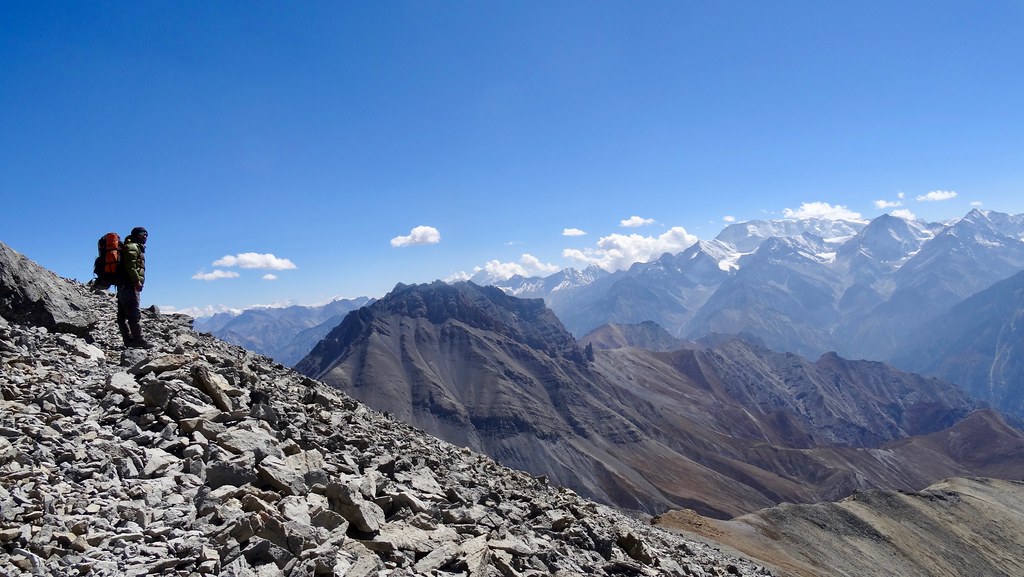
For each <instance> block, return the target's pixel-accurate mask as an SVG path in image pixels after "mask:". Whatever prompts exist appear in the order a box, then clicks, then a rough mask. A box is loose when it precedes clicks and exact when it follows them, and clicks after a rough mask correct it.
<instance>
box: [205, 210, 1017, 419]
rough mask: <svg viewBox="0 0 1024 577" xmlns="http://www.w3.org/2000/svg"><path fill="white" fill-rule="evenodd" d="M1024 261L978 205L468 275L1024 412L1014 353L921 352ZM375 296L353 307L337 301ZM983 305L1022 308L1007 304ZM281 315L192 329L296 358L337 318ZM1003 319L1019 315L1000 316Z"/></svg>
mask: <svg viewBox="0 0 1024 577" xmlns="http://www.w3.org/2000/svg"><path fill="white" fill-rule="evenodd" d="M1022 269H1024V215H1009V214H1004V213H999V212H996V211H982V210H973V211H971V212H969V213H968V214H966V215H965V216H964V217H963V218H960V219H956V220H954V221H950V222H945V223H926V222H922V221H916V220H906V219H903V218H898V217H895V216H891V215H882V216H880V217H878V218H875V219H874V220H872V221H870V222H863V221H846V220H830V219H821V218H805V219H782V220H771V221H760V220H758V221H750V222H745V223H736V224H732V225H729V226H727V227H726V228H725V229H723V230H722V232H721V233H720V234H719V235H718V236H717V237H716V238H714V239H712V240H707V241H704V240H702V241H699V242H697V243H696V244H694V245H693V246H691V247H689V248H688V249H686V250H684V251H682V252H680V253H677V254H670V253H666V254H664V255H662V256H660V257H659V258H657V259H654V260H652V261H650V262H646V263H636V264H634V265H633V266H632V267H631V268H629V269H628V270H624V271H618V272H614V273H611V272H607V271H605V270H603V269H601V268H599V267H596V266H591V267H589V268H587V269H584V270H577V269H573V268H568V269H564V270H562V271H559V272H557V273H555V274H552V275H550V276H547V277H543V278H541V277H529V278H526V277H520V276H515V277H512V278H509V279H504V280H502V279H497V278H494V277H491V276H489V275H488V274H487V273H486V272H483V271H481V272H479V273H478V274H477V275H476V276H474V277H473V279H472V280H473V282H475V283H476V284H481V285H493V286H497V287H499V288H501V289H502V290H503V291H505V292H506V293H508V294H510V295H512V296H519V297H523V298H543V299H544V301H545V303H546V304H547V305H548V306H549V307H550V308H551V309H552V310H553V311H554V312H555V314H556V315H557V316H558V318H559V319H560V321H561V322H562V323H563V325H564V326H565V327H566V328H567V329H568V330H569V331H570V332H571V333H573V334H574V335H575V336H576V337H583V336H584V335H585V334H587V333H589V332H591V331H592V330H594V329H597V328H599V327H602V326H606V325H619V326H629V325H635V324H641V323H645V322H653V323H656V324H658V325H659V326H661V327H663V328H664V329H665V331H666V332H667V333H668V334H669V336H671V337H674V338H678V339H682V340H691V341H696V340H702V339H708V338H715V335H732V336H739V337H741V338H743V339H745V340H747V341H750V342H754V343H758V344H759V345H762V346H764V347H766V348H769V349H772V350H775V351H786V352H794V353H797V354H800V355H803V356H805V357H809V358H815V357H817V356H819V355H821V354H823V353H825V352H828V351H836V352H838V353H839V354H840V355H842V356H844V357H847V358H864V359H872V360H879V361H886V362H892V363H894V364H895V365H896V366H899V367H901V368H904V369H907V370H912V371H920V372H922V373H924V374H929V375H934V376H941V377H943V378H947V379H950V380H953V381H954V382H957V383H958V384H960V385H962V386H963V387H964V388H965V389H966V390H968V391H970V392H971V394H972V395H974V396H975V397H976V398H978V399H979V400H982V401H984V402H988V403H990V404H991V405H992V406H993V407H995V408H997V409H999V410H1002V411H1004V412H1006V413H1008V414H1011V415H1013V416H1015V417H1016V418H1024V406H1022V403H1021V400H1020V399H1021V397H1022V396H1024V392H1022V389H1024V387H1020V386H1015V383H1020V382H1024V374H1022V369H1021V366H1022V365H1024V360H1021V359H1020V357H1021V355H1022V352H1021V350H1022V349H1021V348H1020V347H1016V348H1015V347H1012V346H1005V343H1002V344H1000V345H999V346H1000V348H999V351H1000V356H999V358H998V360H997V359H996V357H995V356H994V352H993V347H995V346H996V345H994V344H990V345H987V348H986V350H984V351H981V350H979V349H978V348H977V346H980V345H979V344H978V343H975V345H976V346H975V348H972V349H971V351H970V352H971V354H962V355H957V356H956V357H955V358H956V362H955V363H952V362H947V363H946V366H945V367H943V366H940V365H941V363H939V362H936V361H934V360H933V359H929V358H927V357H928V356H929V354H934V353H929V352H928V351H929V350H934V349H935V348H936V346H938V345H936V344H935V341H943V342H945V341H949V342H957V343H963V342H965V341H967V340H970V339H972V338H973V337H972V335H974V334H975V333H976V332H977V327H976V326H974V327H968V326H966V325H965V324H964V323H961V322H955V321H956V320H957V319H961V320H966V319H969V318H972V316H973V315H971V314H964V313H961V314H960V316H959V317H955V318H954V317H947V316H945V315H949V314H952V310H953V308H954V307H956V306H958V305H961V304H962V303H964V302H965V301H966V300H967V299H968V298H969V297H972V296H974V295H979V294H980V293H983V292H984V291H986V290H987V289H989V288H991V287H993V285H995V283H998V282H999V281H1002V280H1005V279H1008V278H1010V277H1011V276H1013V275H1015V274H1017V273H1019V272H1021V270H1022ZM985 295H986V296H984V297H982V296H978V297H977V298H976V299H975V300H974V301H972V302H974V303H978V302H981V301H986V302H988V301H992V299H993V298H995V299H1001V298H1011V297H1012V295H1011V294H1009V293H998V294H997V292H996V291H994V290H993V291H992V292H988V293H985ZM369 301H370V299H356V300H354V301H347V303H348V304H346V305H345V306H344V307H342V308H348V307H352V308H355V307H357V306H359V304H360V302H369ZM1016 303H1018V304H1019V301H1016ZM329 306H331V305H329ZM964 306H967V305H964ZM971 306H977V305H971ZM988 306H989V307H990V308H991V307H1001V308H1003V309H1007V311H1010V310H1017V309H1015V308H1014V307H1015V306H1016V304H1015V303H1014V302H1010V303H1002V304H991V305H988ZM285 310H286V311H287V313H283V312H272V310H267V309H263V310H260V311H246V312H244V313H242V314H241V315H239V316H238V317H236V318H228V317H224V318H223V320H221V319H218V318H217V317H214V318H212V319H197V321H196V326H197V328H200V329H201V330H208V331H210V332H212V333H213V334H214V335H216V336H218V337H220V338H223V339H225V340H228V341H229V342H233V343H236V344H240V345H243V346H246V347H249V348H251V349H252V350H255V351H257V352H261V353H263V354H267V355H270V356H272V357H274V358H275V359H277V360H278V361H279V362H282V363H284V364H286V365H289V366H291V365H294V364H295V363H296V362H298V360H299V359H301V358H302V356H303V355H304V354H306V353H308V352H309V351H310V350H311V349H312V347H313V345H314V344H315V343H316V342H317V340H318V339H319V338H322V337H323V336H324V335H326V334H327V332H328V331H329V330H330V329H331V328H333V327H334V326H336V324H337V322H338V321H340V319H341V317H340V313H341V312H342V311H341V310H337V311H335V312H334V313H333V314H328V315H325V314H324V313H323V312H322V311H321V310H320V307H292V308H290V309H285ZM289 317H291V318H289ZM1001 318H1013V317H1012V315H1010V316H1009V317H1007V316H1003V317H997V318H996V319H994V320H996V321H999V319H1001ZM307 319H313V320H307ZM937 327H941V330H936V328H937ZM302 330H308V331H309V332H302ZM1002 334H1004V335H1012V334H1013V333H1012V331H1011V332H1006V331H1003V333H1002ZM1004 340H1005V339H1004ZM926 343H930V344H926ZM598 345H600V343H598ZM965 346H966V345H965ZM940 348H942V347H940ZM918 350H919V351H921V352H919V353H913V352H912V351H918ZM952 364H955V365H956V366H955V368H954V367H952V366H950V365H952ZM994 365H998V366H997V367H996V368H993V366H994Z"/></svg>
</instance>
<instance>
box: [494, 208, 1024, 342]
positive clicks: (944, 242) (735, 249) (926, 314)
mask: <svg viewBox="0 0 1024 577" xmlns="http://www.w3.org/2000/svg"><path fill="white" fill-rule="evenodd" d="M1022 269H1024V215H1009V214H1004V213H998V212H994V211H981V210H973V211H971V212H970V213H968V214H967V215H965V216H964V217H963V218H961V219H958V220H955V221H952V222H950V223H926V222H923V221H914V220H906V219H902V218H898V217H894V216H891V215H883V216H880V217H878V218H876V219H874V220H872V221H871V222H856V221H846V220H827V219H820V218H816V219H802V220H795V219H784V220H772V221H750V222H745V223H737V224H733V225H730V226H728V227H726V228H725V229H724V230H723V231H722V232H721V233H720V234H719V235H718V236H717V237H716V238H715V239H714V240H711V241H700V242H698V243H697V244H695V245H693V246H691V247H690V248H688V249H686V250H685V251H683V252H681V253H678V254H665V255H662V256H661V257H659V258H657V259H655V260H652V261H650V262H647V263H638V264H635V265H633V266H632V267H631V268H630V269H629V270H626V271H618V272H615V273H605V275H604V276H599V275H591V277H589V278H588V281H589V282H586V283H576V284H571V283H570V284H564V283H563V279H564V277H565V275H567V274H571V273H570V272H569V271H571V270H572V269H567V270H566V271H563V272H561V273H558V274H556V275H552V277H547V278H533V279H524V278H517V279H515V284H514V285H513V284H511V283H500V284H496V286H499V287H501V288H503V289H504V290H506V292H509V293H510V294H514V295H517V296H530V297H543V298H544V299H545V300H546V301H547V303H548V305H549V306H550V307H551V308H552V309H553V310H554V311H555V312H556V313H557V314H558V316H559V318H560V319H561V320H562V322H563V323H564V324H565V326H566V328H568V329H569V330H570V331H572V332H573V333H574V334H576V335H577V336H579V335H583V334H585V333H587V332H589V331H591V330H593V329H595V328H597V327H599V326H602V325H604V324H607V323H625V324H628V323H641V322H644V321H654V322H656V323H658V324H659V325H661V326H663V327H664V328H665V329H667V330H668V331H669V332H670V333H671V334H673V335H674V336H677V337H682V338H687V339H699V338H702V337H705V336H707V335H710V334H715V333H727V334H739V335H744V336H747V337H749V338H751V339H753V340H756V341H759V342H762V343H764V344H765V345H767V346H769V347H771V348H773V349H777V350H785V351H792V352H797V353H801V354H804V355H810V356H816V355H819V354H821V353H824V352H826V351H829V350H836V351H839V352H840V353H841V354H844V355H847V356H853V357H855V358H861V357H863V358H888V356H890V353H891V352H892V350H893V349H894V348H895V347H898V346H899V344H900V342H901V340H902V339H904V338H906V337H907V336H908V335H909V334H911V333H912V332H913V331H914V330H915V329H916V328H917V327H918V326H920V325H921V323H923V322H925V321H927V320H928V319H931V318H933V317H935V316H936V315H938V314H940V313H942V312H945V311H946V310H948V309H949V308H950V307H952V306H953V305H955V304H956V303H958V302H960V301H962V300H963V299H965V298H967V297H968V296H970V295H972V294H974V293H976V292H978V291H980V290H983V289H985V288H987V287H988V286H991V285H992V284H993V283H995V282H997V281H999V280H1002V279H1005V278H1007V277H1009V276H1011V275H1013V274H1014V273H1016V272H1018V271H1020V270H1022ZM555 286H558V287H559V290H558V291H557V293H556V292H555V291H552V290H550V288H549V287H555ZM526 287H529V289H528V290H527V288H526Z"/></svg>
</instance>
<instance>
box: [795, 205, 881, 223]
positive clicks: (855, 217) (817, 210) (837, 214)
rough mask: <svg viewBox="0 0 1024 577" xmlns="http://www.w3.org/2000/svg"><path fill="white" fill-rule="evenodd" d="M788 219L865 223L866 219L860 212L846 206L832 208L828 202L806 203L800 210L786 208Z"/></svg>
mask: <svg viewBox="0 0 1024 577" xmlns="http://www.w3.org/2000/svg"><path fill="white" fill-rule="evenodd" d="M782 214H783V216H785V217H786V218H824V219H829V220H852V221H863V220H864V218H863V217H862V216H861V215H860V213H859V212H854V211H852V210H850V209H848V208H846V207H845V206H842V205H840V204H837V205H835V206H832V205H831V204H829V203H827V202H805V203H803V204H801V205H800V208H799V209H797V210H793V209H791V208H785V209H783V210H782Z"/></svg>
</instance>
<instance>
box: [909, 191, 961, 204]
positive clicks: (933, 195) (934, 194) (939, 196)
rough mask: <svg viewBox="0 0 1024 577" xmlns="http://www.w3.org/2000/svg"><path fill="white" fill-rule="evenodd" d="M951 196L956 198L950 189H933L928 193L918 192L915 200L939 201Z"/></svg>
mask: <svg viewBox="0 0 1024 577" xmlns="http://www.w3.org/2000/svg"><path fill="white" fill-rule="evenodd" d="M951 198H956V193H955V192H953V191H952V190H933V191H931V192H929V193H928V194H919V195H918V196H917V197H916V198H915V200H917V202H939V201H942V200H949V199H951Z"/></svg>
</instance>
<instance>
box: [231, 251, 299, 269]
mask: <svg viewBox="0 0 1024 577" xmlns="http://www.w3.org/2000/svg"><path fill="white" fill-rule="evenodd" d="M213 266H227V267H233V266H237V267H241V268H258V269H269V270H290V269H294V268H298V267H296V266H295V263H293V262H292V261H290V260H288V259H286V258H277V257H276V256H274V255H272V254H270V253H267V254H260V253H256V252H243V253H241V254H237V255H234V256H231V255H225V256H224V257H223V258H221V259H220V260H216V261H214V262H213Z"/></svg>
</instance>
